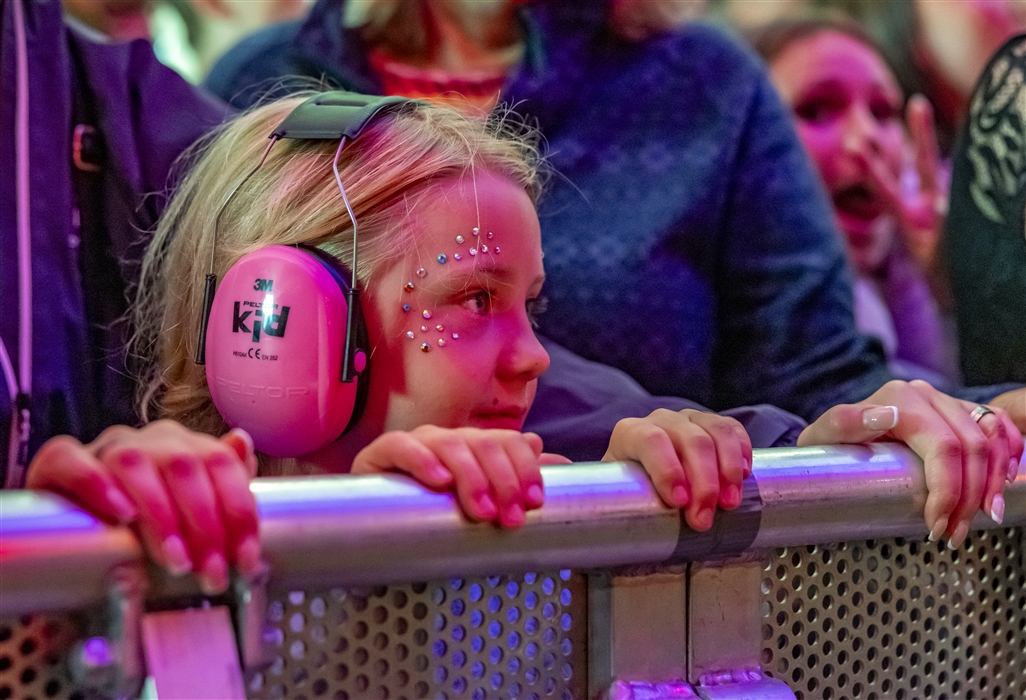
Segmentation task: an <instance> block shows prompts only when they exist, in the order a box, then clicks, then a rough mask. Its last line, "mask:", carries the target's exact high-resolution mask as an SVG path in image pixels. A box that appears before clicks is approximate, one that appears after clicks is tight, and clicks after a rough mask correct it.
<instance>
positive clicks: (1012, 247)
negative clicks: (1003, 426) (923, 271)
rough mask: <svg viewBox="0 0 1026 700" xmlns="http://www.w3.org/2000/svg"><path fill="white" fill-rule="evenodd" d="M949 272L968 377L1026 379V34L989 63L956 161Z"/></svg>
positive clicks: (948, 241)
mask: <svg viewBox="0 0 1026 700" xmlns="http://www.w3.org/2000/svg"><path fill="white" fill-rule="evenodd" d="M945 244H946V247H947V249H948V250H949V251H950V255H949V256H948V271H949V274H950V278H951V288H952V292H953V295H954V305H955V313H956V316H957V318H958V332H959V342H960V345H961V356H962V371H963V372H964V374H965V378H966V381H969V382H995V381H1017V382H1026V33H1023V34H1019V35H1018V36H1016V37H1014V38H1012V39H1011V40H1009V41H1008V42H1007V43H1006V44H1005V45H1004V46H1003V47H1002V48H1001V49H1000V50H999V51H998V52H997V53H996V54H995V56H994V57H993V58H992V59H991V62H990V64H989V65H988V66H987V67H986V68H985V70H984V72H983V75H982V76H981V77H980V81H979V83H978V85H977V86H976V91H975V93H974V94H973V98H972V100H971V102H970V107H969V112H968V118H967V119H966V123H965V125H964V126H963V128H962V132H961V134H960V136H959V139H958V143H957V146H956V148H955V152H954V155H953V159H952V180H951V209H950V213H949V215H948V220H947V224H946V228H945Z"/></svg>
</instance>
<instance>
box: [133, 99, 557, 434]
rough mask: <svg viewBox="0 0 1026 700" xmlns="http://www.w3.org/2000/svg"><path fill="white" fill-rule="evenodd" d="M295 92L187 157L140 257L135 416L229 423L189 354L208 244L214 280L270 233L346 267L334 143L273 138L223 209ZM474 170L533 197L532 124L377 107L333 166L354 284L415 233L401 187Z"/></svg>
mask: <svg viewBox="0 0 1026 700" xmlns="http://www.w3.org/2000/svg"><path fill="white" fill-rule="evenodd" d="M307 97H310V94H306V95H302V96H297V97H291V98H286V99H283V100H278V101H275V102H271V103H269V104H266V105H263V106H260V107H257V108H256V109H254V110H252V111H250V112H248V113H246V114H243V115H241V116H239V117H237V118H236V119H234V120H233V121H231V122H229V123H228V124H226V125H225V126H223V127H222V128H221V129H220V130H218V131H217V132H215V134H213V135H212V136H211V137H209V138H208V139H206V140H205V141H204V142H203V143H202V144H200V145H199V146H198V147H197V148H196V150H195V151H194V153H193V154H192V155H191V157H190V158H189V161H188V162H191V163H194V167H193V168H192V169H191V171H190V172H189V173H188V175H187V176H186V177H185V178H184V180H183V181H182V184H181V186H180V188H179V189H178V191H177V192H176V194H175V196H174V197H173V198H172V200H171V202H170V204H169V206H168V208H167V211H166V212H165V213H164V215H163V217H162V218H161V220H160V222H159V223H158V225H157V231H156V233H155V235H154V239H153V241H152V242H151V244H150V247H149V249H148V250H147V252H146V256H145V258H144V260H143V267H142V277H141V282H140V286H139V293H138V297H137V303H136V306H135V310H134V321H135V329H136V333H135V338H134V342H133V352H134V354H135V356H136V358H137V360H138V361H139V363H140V365H141V366H140V370H141V373H142V375H143V376H142V379H143V387H144V388H143V394H142V396H141V401H140V403H141V410H142V414H143V418H144V419H149V418H151V417H153V416H154V415H156V416H159V417H163V418H173V419H175V420H177V421H180V422H181V423H183V424H185V425H186V426H188V427H190V428H192V429H194V430H199V431H202V432H206V433H210V434H214V435H219V434H221V433H223V432H225V431H226V430H227V429H228V426H227V425H225V423H224V421H223V420H222V419H221V416H220V415H219V414H218V412H217V410H216V408H215V407H214V405H213V402H212V401H211V398H210V393H209V391H208V389H207V384H206V376H205V374H204V369H203V367H201V366H199V365H197V364H195V362H194V360H193V358H194V357H195V355H196V349H197V344H198V328H199V322H200V316H201V309H202V304H203V286H204V277H205V275H206V274H207V271H208V269H209V266H210V261H211V255H213V270H214V273H215V274H217V275H218V278H220V277H222V276H223V275H224V273H225V272H226V271H227V269H228V268H229V267H231V265H232V264H234V263H235V262H236V261H237V260H238V259H239V258H240V257H242V256H243V255H245V254H246V253H249V252H252V251H254V250H257V249H259V248H262V247H264V246H268V245H274V244H278V245H297V244H307V245H313V246H317V247H319V248H321V249H323V250H324V251H325V252H327V253H330V254H331V255H334V256H335V257H336V258H338V259H339V260H340V261H341V262H343V263H344V264H346V265H347V266H348V264H349V261H350V259H351V255H352V238H353V233H352V221H351V220H350V218H349V215H348V214H347V213H346V209H345V205H344V204H343V202H342V198H341V195H340V194H339V190H338V185H337V183H336V181H335V177H334V174H333V173H332V161H333V159H334V156H335V151H336V149H337V148H338V141H335V140H297V139H283V140H281V141H279V142H278V143H276V144H275V145H274V146H273V147H272V148H271V150H270V152H269V153H268V155H267V159H266V161H265V162H264V164H263V165H262V166H261V167H260V169H259V170H257V171H256V173H255V174H254V175H253V176H252V177H251V178H249V179H248V180H246V182H245V184H243V185H242V187H241V188H240V189H239V190H238V192H237V193H236V194H235V196H234V197H233V198H232V199H231V202H230V203H229V204H228V206H227V207H225V208H224V209H223V211H221V208H222V205H223V204H224V202H225V201H226V200H227V199H228V197H229V194H230V193H231V191H232V190H233V189H234V188H235V187H236V186H238V184H239V183H240V182H242V181H243V179H244V178H245V177H246V175H247V174H248V173H249V172H250V171H251V170H252V169H253V168H254V166H255V165H256V164H257V163H258V162H259V161H260V157H261V156H262V155H263V152H264V149H265V148H266V147H267V143H268V142H267V139H268V136H269V134H270V133H271V131H272V130H273V129H274V128H275V127H276V126H277V125H278V124H279V123H280V122H281V121H282V120H283V119H284V118H285V117H286V116H287V115H288V114H289V112H291V111H292V110H293V109H294V108H295V107H296V106H298V105H299V104H300V103H301V102H302V101H303V100H304V99H306V98H307ZM475 170H487V171H490V172H494V173H497V174H500V175H504V176H506V177H508V178H509V179H510V180H511V181H512V182H514V183H515V184H517V185H519V186H521V187H523V188H524V190H525V191H526V192H527V193H528V195H529V196H530V197H531V199H532V201H534V200H535V199H536V197H537V195H538V192H539V190H540V186H541V182H540V160H539V157H538V150H537V148H536V146H535V144H534V137H533V134H531V133H528V131H527V130H526V129H525V128H523V127H522V126H519V125H517V124H515V123H514V122H513V121H512V120H511V119H509V118H508V117H504V118H493V119H492V120H490V121H488V122H486V121H483V120H479V119H474V118H471V117H467V116H464V115H462V114H460V113H459V112H457V111H455V110H453V109H450V108H445V107H438V106H431V105H427V104H424V103H413V102H411V103H410V104H409V105H406V106H404V107H403V108H402V110H401V111H399V112H398V113H395V114H389V115H386V116H379V117H377V118H376V119H375V120H374V121H372V122H371V123H370V124H369V125H368V126H367V127H366V128H365V129H364V131H363V133H362V134H361V135H360V137H359V138H357V139H356V140H354V141H352V142H351V143H347V144H346V145H345V147H344V148H343V149H342V154H341V157H340V160H339V175H340V177H341V179H342V182H343V184H344V185H345V188H346V194H347V195H348V197H349V201H350V203H351V205H352V208H353V213H354V214H355V216H356V220H357V222H358V223H359V233H358V236H359V240H358V241H357V246H358V253H359V262H358V265H359V269H357V270H356V271H355V279H356V281H357V284H358V285H359V286H361V287H364V288H365V287H366V286H367V285H368V284H370V283H371V280H373V279H374V277H375V276H376V275H378V274H381V273H383V272H384V271H386V270H387V269H388V268H389V267H390V266H391V264H392V263H394V262H396V261H397V260H398V259H399V258H400V256H401V254H402V251H404V249H406V248H407V247H408V246H409V245H410V244H412V243H414V241H412V238H413V237H414V236H415V235H416V229H415V228H414V227H410V226H404V225H403V223H404V221H405V220H406V219H407V217H408V212H409V208H410V200H411V198H412V199H416V198H417V197H418V196H419V195H421V194H422V193H423V192H424V190H425V189H426V188H428V187H429V186H430V185H432V184H434V183H436V182H438V181H439V180H443V179H448V178H452V177H460V176H463V175H466V174H470V175H472V174H473V172H474V171H475ZM218 212H221V213H220V223H219V225H218V228H217V243H216V247H215V246H214V242H213V241H214V226H215V220H217V219H218Z"/></svg>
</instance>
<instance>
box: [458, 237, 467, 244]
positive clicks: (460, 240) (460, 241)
mask: <svg viewBox="0 0 1026 700" xmlns="http://www.w3.org/2000/svg"><path fill="white" fill-rule="evenodd" d="M465 240H467V239H465V238H464V237H463V236H456V242H457V243H463V241H465Z"/></svg>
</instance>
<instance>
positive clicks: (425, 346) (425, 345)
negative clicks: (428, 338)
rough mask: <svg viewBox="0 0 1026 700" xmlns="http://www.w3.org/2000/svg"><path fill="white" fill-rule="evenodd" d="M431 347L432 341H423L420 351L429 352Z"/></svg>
mask: <svg viewBox="0 0 1026 700" xmlns="http://www.w3.org/2000/svg"><path fill="white" fill-rule="evenodd" d="M430 349H431V343H421V344H420V351H421V352H428V351H429V350H430Z"/></svg>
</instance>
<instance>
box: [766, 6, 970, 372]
mask: <svg viewBox="0 0 1026 700" xmlns="http://www.w3.org/2000/svg"><path fill="white" fill-rule="evenodd" d="M753 40H754V44H755V47H756V50H757V51H759V53H761V54H762V56H763V57H764V58H765V60H766V62H767V63H768V64H769V68H770V75H771V77H772V79H773V82H774V84H775V85H776V87H777V90H778V91H779V92H780V94H781V96H782V97H783V99H784V101H785V102H786V103H787V104H788V105H790V107H791V108H792V110H794V116H795V122H796V126H797V130H798V135H799V137H800V138H801V140H802V142H803V144H804V145H805V148H806V150H807V151H808V153H809V155H810V156H811V157H812V160H813V162H814V163H815V165H816V167H817V169H818V170H819V173H820V175H821V176H822V178H823V183H824V185H825V186H826V188H827V191H828V193H829V195H830V197H831V199H832V200H833V204H834V210H835V214H836V218H837V223H838V225H839V227H840V229H841V230H842V231H843V233H844V234H845V240H846V243H847V247H848V255H849V258H850V259H851V261H852V263H853V264H854V267H855V270H856V273H857V276H856V282H855V311H856V321H857V323H858V326H859V328H860V330H862V331H863V332H866V333H869V334H870V335H874V336H877V337H878V338H880V339H881V341H882V342H883V345H884V348H885V351H886V354H887V357H888V359H889V360H890V362H891V365H892V369H893V371H894V373H895V375H896V376H904V377H909V376H912V377H915V376H919V377H923V378H928V379H933V380H934V381H941V382H944V381H945V380H947V381H957V379H958V373H957V369H956V357H955V355H956V352H955V339H954V333H953V328H952V327H951V324H950V323H948V322H946V321H945V320H944V317H943V315H942V313H941V311H940V308H939V305H938V302H937V299H938V298H942V297H946V292H945V286H944V283H943V278H944V275H943V274H942V273H941V272H940V269H939V264H938V260H937V241H938V237H939V232H940V226H941V223H942V219H943V213H944V210H945V209H946V198H945V187H944V186H943V183H942V182H941V180H942V179H944V178H943V177H942V173H941V171H940V168H939V158H938V154H937V144H936V137H935V135H934V129H933V118H932V110H931V108H930V104H929V102H927V101H926V99H925V98H923V97H922V96H918V95H917V96H914V97H913V98H912V99H910V100H909V103H908V109H907V114H908V134H909V135H910V136H911V142H909V141H908V140H907V139H906V132H905V128H904V127H905V124H904V122H903V119H902V114H903V112H904V111H905V109H904V98H903V96H902V93H901V89H900V88H899V87H898V82H897V79H896V78H895V76H894V74H893V72H892V71H891V70H890V68H889V67H888V66H887V64H886V62H885V61H884V59H883V58H882V54H881V53H880V52H879V51H878V50H877V48H876V46H875V44H874V43H873V41H872V40H871V39H870V38H869V37H868V35H866V34H865V33H864V31H863V30H862V29H861V28H860V27H859V25H858V24H856V23H855V22H853V21H847V20H843V19H833V18H811V19H799V20H782V21H779V22H776V23H773V24H771V25H769V26H767V27H765V28H763V29H762V30H760V31H759V32H757V33H756V34H755V35H754V39H753ZM913 157H914V166H915V167H914V170H913V169H912V168H911V167H906V161H907V160H912V159H913ZM909 165H911V163H909ZM909 365H911V366H909ZM922 369H925V370H927V371H926V372H923V371H922Z"/></svg>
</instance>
